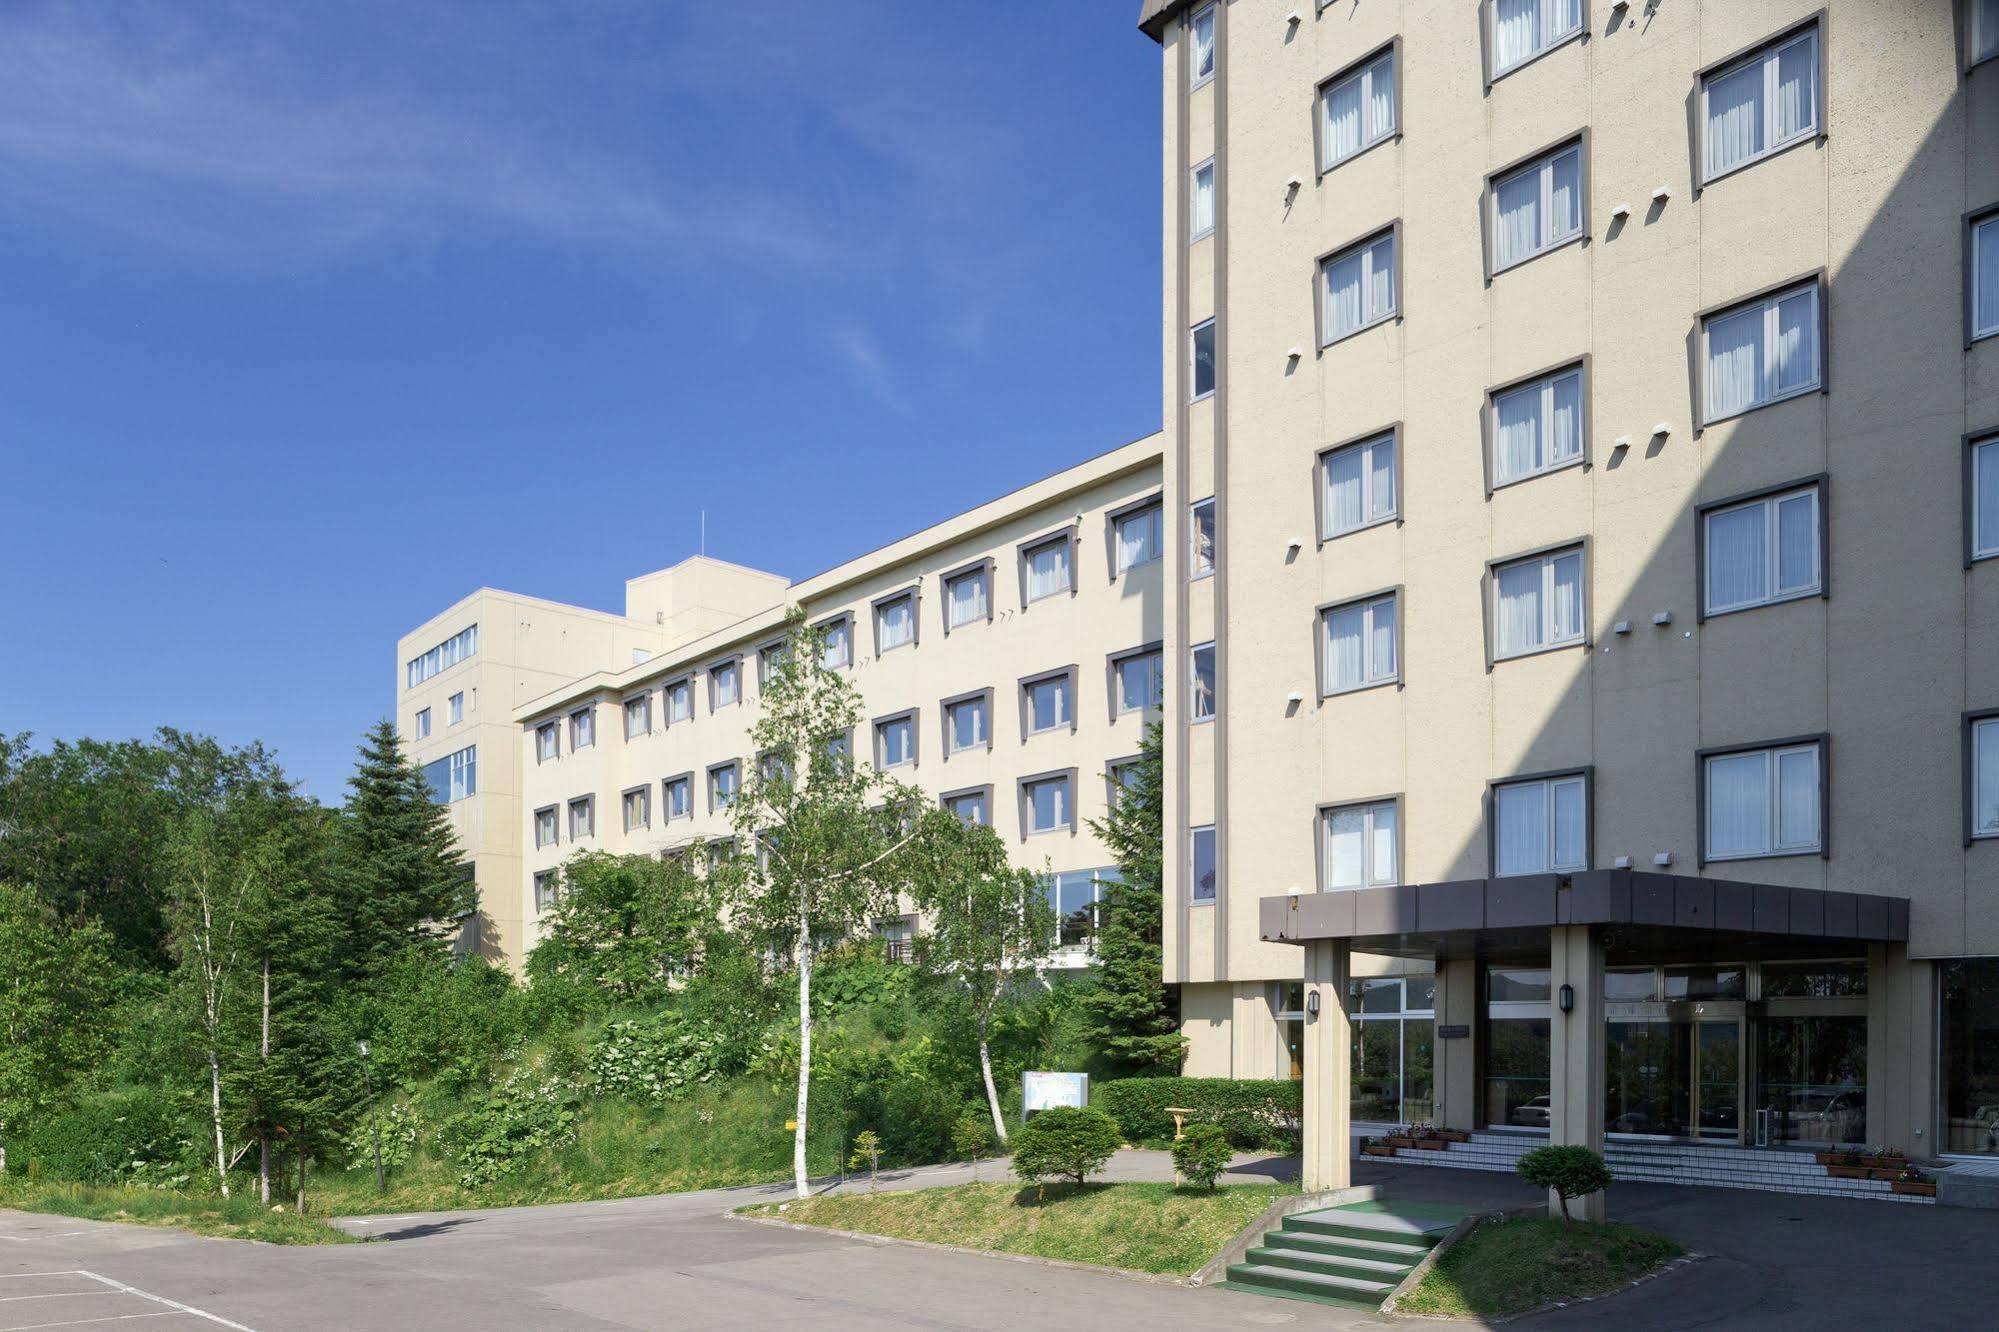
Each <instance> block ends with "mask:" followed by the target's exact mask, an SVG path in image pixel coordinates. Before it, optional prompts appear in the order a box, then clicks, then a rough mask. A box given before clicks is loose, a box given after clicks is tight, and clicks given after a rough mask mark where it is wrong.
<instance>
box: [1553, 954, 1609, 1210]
mask: <svg viewBox="0 0 1999 1332" xmlns="http://www.w3.org/2000/svg"><path fill="white" fill-rule="evenodd" d="M1549 936H1550V937H1549V940H1548V945H1549V946H1548V966H1549V974H1548V987H1549V1000H1548V1009H1549V1037H1550V1039H1549V1051H1548V1077H1549V1084H1548V1141H1549V1142H1550V1143H1552V1144H1555V1145H1557V1146H1563V1145H1569V1144H1578V1145H1581V1146H1584V1147H1588V1148H1590V1149H1591V1150H1592V1151H1599V1152H1600V1151H1602V1150H1603V1095H1604V1088H1603V1041H1604V1030H1603V943H1602V941H1601V940H1600V939H1599V938H1598V937H1597V935H1596V932H1595V930H1593V929H1592V928H1591V927H1590V926H1588V925H1557V926H1555V927H1554V928H1553V929H1552V930H1551V931H1550V932H1549ZM1565 986H1566V987H1567V989H1568V995H1569V1010H1568V1011H1567V1012H1563V1011H1562V995H1563V987H1565ZM1569 1214H1570V1215H1571V1216H1574V1217H1576V1218H1578V1219H1580V1220H1588V1221H1601V1220H1603V1195H1602V1194H1601V1193H1592V1194H1591V1195H1590V1196H1589V1197H1587V1198H1574V1199H1571V1200H1570V1202H1569ZM1548 1215H1550V1216H1560V1215H1561V1205H1560V1201H1559V1200H1558V1199H1557V1198H1556V1197H1555V1195H1554V1193H1553V1192H1552V1191H1551V1192H1550V1193H1549V1195H1548Z"/></svg>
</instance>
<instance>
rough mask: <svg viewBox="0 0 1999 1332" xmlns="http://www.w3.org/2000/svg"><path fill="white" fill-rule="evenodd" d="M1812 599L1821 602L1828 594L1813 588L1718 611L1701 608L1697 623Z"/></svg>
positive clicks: (1822, 589)
mask: <svg viewBox="0 0 1999 1332" xmlns="http://www.w3.org/2000/svg"><path fill="white" fill-rule="evenodd" d="M1814 598H1818V599H1821V600H1826V599H1830V598H1829V594H1828V593H1827V592H1826V590H1825V589H1824V588H1823V587H1814V588H1810V589H1808V590H1806V591H1803V592H1786V593H1785V594H1784V595H1783V596H1781V597H1771V598H1770V599H1769V600H1767V601H1752V602H1748V603H1747V604H1745V605H1741V606H1725V607H1723V608H1722V609H1720V610H1707V609H1705V608H1703V609H1702V611H1701V613H1700V620H1699V623H1702V624H1705V623H1707V622H1708V621H1709V620H1719V619H1721V618H1722V617H1724V616H1728V615H1740V614H1742V613H1743V612H1744V611H1757V610H1768V609H1769V608H1770V607H1772V606H1786V605H1789V604H1790V603H1791V602H1793V601H1811V600H1813V599H1814Z"/></svg>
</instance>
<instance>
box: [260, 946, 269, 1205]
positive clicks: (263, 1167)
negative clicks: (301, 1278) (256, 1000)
mask: <svg viewBox="0 0 1999 1332" xmlns="http://www.w3.org/2000/svg"><path fill="white" fill-rule="evenodd" d="M258 1054H259V1055H260V1056H261V1058H262V1059H263V1064H264V1072H265V1073H266V1074H268V1073H269V1072H270V1069H271V955H270V954H269V953H266V954H264V1035H263V1041H262V1043H261V1045H260V1047H259V1049H258ZM257 1196H258V1197H259V1198H260V1199H261V1200H262V1201H263V1204H264V1206H266V1207H269V1206H270V1205H271V1130H270V1128H269V1127H268V1126H266V1127H265V1128H264V1129H263V1130H261V1131H260V1132H259V1133H258V1134H257Z"/></svg>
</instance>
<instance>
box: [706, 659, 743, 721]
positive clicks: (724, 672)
mask: <svg viewBox="0 0 1999 1332" xmlns="http://www.w3.org/2000/svg"><path fill="white" fill-rule="evenodd" d="M742 701H743V664H742V663H741V662H739V661H724V662H719V663H717V664H716V665H714V666H710V667H709V668H708V711H710V712H720V711H721V710H722V709H723V708H732V707H734V706H735V705H736V704H738V703H740V702H742Z"/></svg>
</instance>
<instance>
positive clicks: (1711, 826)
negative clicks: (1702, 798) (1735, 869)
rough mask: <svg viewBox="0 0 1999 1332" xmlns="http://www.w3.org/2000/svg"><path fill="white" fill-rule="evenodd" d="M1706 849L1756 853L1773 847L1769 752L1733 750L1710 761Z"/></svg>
mask: <svg viewBox="0 0 1999 1332" xmlns="http://www.w3.org/2000/svg"><path fill="white" fill-rule="evenodd" d="M1707 827H1708V836H1707V852H1708V854H1709V855H1710V856H1742V855H1754V854H1757V853H1758V852H1762V851H1766V850H1768V849H1769V847H1770V756H1769V755H1768V754H1765V753H1756V754H1730V755H1727V756H1726V757H1723V758H1712V759H1709V760H1708V763H1707Z"/></svg>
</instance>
